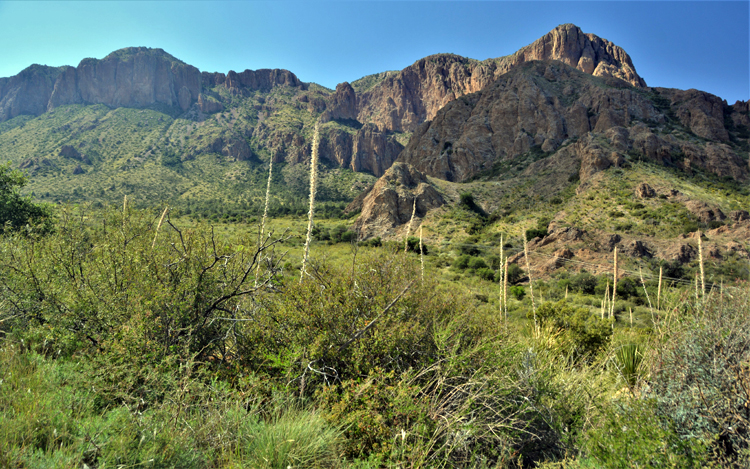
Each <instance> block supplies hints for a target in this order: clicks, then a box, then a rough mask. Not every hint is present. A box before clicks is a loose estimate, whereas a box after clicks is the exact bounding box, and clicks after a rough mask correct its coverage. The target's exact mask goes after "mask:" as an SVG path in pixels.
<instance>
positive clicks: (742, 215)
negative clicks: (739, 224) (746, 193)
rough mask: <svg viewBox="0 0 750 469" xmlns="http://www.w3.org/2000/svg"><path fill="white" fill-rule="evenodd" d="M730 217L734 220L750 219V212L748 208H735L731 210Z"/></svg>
mask: <svg viewBox="0 0 750 469" xmlns="http://www.w3.org/2000/svg"><path fill="white" fill-rule="evenodd" d="M729 218H731V219H732V220H734V221H744V220H750V213H748V212H747V210H733V211H731V212H729Z"/></svg>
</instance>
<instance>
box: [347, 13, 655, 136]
mask: <svg viewBox="0 0 750 469" xmlns="http://www.w3.org/2000/svg"><path fill="white" fill-rule="evenodd" d="M536 60H557V61H561V62H563V63H565V64H567V65H570V66H572V67H574V68H577V69H578V70H580V71H582V72H584V73H587V74H590V75H595V76H600V77H613V78H618V79H621V80H624V81H625V82H627V83H629V84H630V85H633V86H636V87H645V86H646V83H645V81H644V80H643V79H642V78H641V77H640V76H638V74H637V73H636V71H635V67H634V66H633V63H632V61H631V59H630V57H629V56H628V54H627V53H626V52H625V51H624V50H623V49H622V48H620V47H618V46H616V45H614V44H612V43H611V42H609V41H607V40H606V39H602V38H599V37H597V36H595V35H593V34H585V33H583V32H582V31H581V30H580V28H578V27H577V26H575V25H572V24H564V25H561V26H558V27H557V28H555V29H553V30H552V31H550V32H549V33H547V34H546V35H544V36H543V37H542V38H540V39H538V40H537V41H535V42H534V43H532V44H530V45H528V46H526V47H524V48H522V49H521V50H519V51H518V52H516V53H515V54H513V55H510V56H507V57H502V58H499V59H488V60H485V61H482V62H480V61H476V60H471V59H467V58H465V57H461V56H458V55H453V54H438V55H432V56H429V57H425V58H424V59H421V60H418V61H417V62H415V63H414V64H413V65H411V66H409V67H407V68H405V69H403V70H401V71H400V72H398V73H396V74H392V75H388V76H386V77H384V78H383V79H382V81H381V82H380V83H378V84H377V85H376V86H374V87H372V88H371V89H369V90H367V91H365V92H363V93H362V94H360V95H359V96H358V103H357V110H358V120H359V121H360V122H374V123H376V124H377V125H378V126H379V127H380V128H382V129H385V130H389V131H399V132H412V131H415V130H416V129H417V127H418V126H419V124H421V123H422V122H424V121H426V120H431V119H433V118H434V117H435V115H436V114H437V112H438V110H440V109H441V108H442V107H443V106H445V105H446V104H448V103H449V102H451V101H453V100H455V99H456V98H458V97H461V96H463V95H466V94H469V93H474V92H476V91H479V90H482V89H483V88H484V87H486V86H487V85H489V84H490V83H492V82H493V81H495V79H497V78H498V77H499V76H501V75H503V74H505V73H506V72H508V71H509V70H512V69H513V68H515V67H517V66H519V65H521V64H523V63H526V62H529V61H536Z"/></svg>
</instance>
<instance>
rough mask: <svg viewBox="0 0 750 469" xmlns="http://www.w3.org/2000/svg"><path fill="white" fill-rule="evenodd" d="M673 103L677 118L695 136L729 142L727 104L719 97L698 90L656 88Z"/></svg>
mask: <svg viewBox="0 0 750 469" xmlns="http://www.w3.org/2000/svg"><path fill="white" fill-rule="evenodd" d="M656 90H657V91H658V92H659V94H661V95H662V96H664V97H665V98H667V99H669V100H670V101H671V104H672V107H673V109H674V112H675V114H676V115H677V118H678V119H680V122H682V125H684V126H685V127H687V128H689V129H690V130H691V131H692V132H693V133H694V134H695V135H698V136H699V137H703V138H706V139H708V140H718V141H720V142H728V141H729V134H728V133H727V130H726V129H725V128H724V107H725V105H726V104H725V103H724V102H723V101H722V100H721V98H719V97H718V96H714V95H712V94H709V93H706V92H704V91H698V90H687V91H683V90H675V89H667V88H656Z"/></svg>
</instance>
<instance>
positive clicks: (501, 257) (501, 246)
mask: <svg viewBox="0 0 750 469" xmlns="http://www.w3.org/2000/svg"><path fill="white" fill-rule="evenodd" d="M502 279H503V235H502V234H501V235H500V292H499V293H500V317H501V318H502V317H503V301H504V300H505V298H504V297H503V282H502Z"/></svg>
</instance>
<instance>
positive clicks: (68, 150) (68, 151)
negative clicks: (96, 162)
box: [60, 145, 83, 160]
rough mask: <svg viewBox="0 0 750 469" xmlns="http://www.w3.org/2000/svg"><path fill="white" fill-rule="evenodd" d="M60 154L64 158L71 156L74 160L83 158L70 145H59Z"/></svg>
mask: <svg viewBox="0 0 750 469" xmlns="http://www.w3.org/2000/svg"><path fill="white" fill-rule="evenodd" d="M60 156H64V157H65V158H73V159H76V160H82V159H83V157H82V156H81V153H79V152H78V150H76V149H75V148H73V147H71V146H70V145H63V146H61V147H60Z"/></svg>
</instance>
